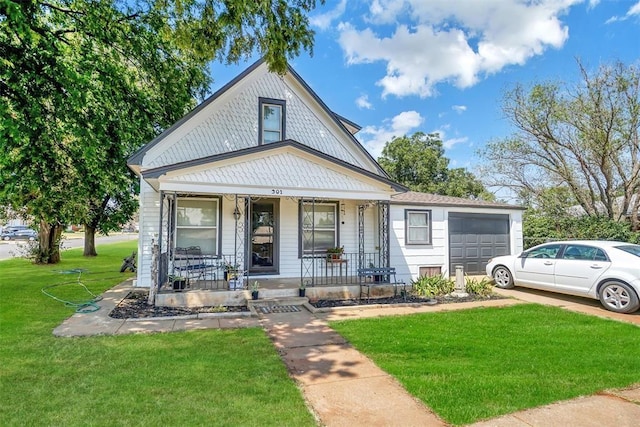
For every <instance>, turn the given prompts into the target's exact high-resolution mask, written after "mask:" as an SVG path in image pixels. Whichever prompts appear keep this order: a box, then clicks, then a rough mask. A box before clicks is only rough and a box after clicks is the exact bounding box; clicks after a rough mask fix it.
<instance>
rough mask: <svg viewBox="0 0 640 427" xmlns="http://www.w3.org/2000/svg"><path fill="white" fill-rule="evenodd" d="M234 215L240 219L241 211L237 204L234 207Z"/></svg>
mask: <svg viewBox="0 0 640 427" xmlns="http://www.w3.org/2000/svg"><path fill="white" fill-rule="evenodd" d="M233 217H234V218H235V219H236V221H237V220H239V219H240V211H239V210H238V207H237V206H236V207H235V208H233Z"/></svg>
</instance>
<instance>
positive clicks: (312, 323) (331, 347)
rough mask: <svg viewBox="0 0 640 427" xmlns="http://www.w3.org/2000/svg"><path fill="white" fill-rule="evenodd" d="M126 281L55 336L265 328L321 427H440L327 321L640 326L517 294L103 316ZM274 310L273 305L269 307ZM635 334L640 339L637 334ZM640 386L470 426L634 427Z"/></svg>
mask: <svg viewBox="0 0 640 427" xmlns="http://www.w3.org/2000/svg"><path fill="white" fill-rule="evenodd" d="M130 289H131V288H130V283H128V282H125V283H123V284H120V285H118V286H116V287H115V288H113V289H111V290H109V291H107V292H106V293H105V294H104V297H103V300H102V301H101V302H100V306H101V308H100V310H98V311H97V312H95V313H86V314H74V315H73V316H71V317H70V318H69V319H67V320H65V321H64V322H63V323H62V324H61V325H60V326H58V327H57V328H56V329H55V330H54V332H53V333H54V335H56V336H89V335H98V334H129V333H141V332H171V331H181V330H186V329H208V328H241V327H263V328H264V329H265V330H266V332H267V333H268V335H269V336H270V338H271V340H272V341H273V343H274V346H275V347H276V349H277V350H278V352H279V354H280V355H281V357H282V360H283V361H284V363H285V364H286V366H287V368H288V370H289V372H290V374H291V376H292V377H293V378H294V379H295V380H296V381H297V383H298V384H299V385H300V388H301V390H302V393H303V395H304V397H305V400H306V401H307V404H308V406H309V408H310V410H311V411H312V412H313V413H314V414H315V416H316V417H317V419H318V421H319V423H320V424H321V425H324V426H350V427H352V426H427V427H428V426H445V425H447V424H446V423H445V422H443V421H442V420H440V419H439V418H438V417H437V416H436V415H435V414H434V413H433V412H432V411H431V410H430V409H429V408H427V407H426V406H425V405H424V404H423V403H422V402H420V401H418V400H417V399H415V398H414V397H413V396H411V395H409V394H408V393H407V392H406V391H405V390H404V389H403V388H402V387H401V386H400V385H399V384H398V383H397V382H396V381H395V379H394V378H392V377H391V376H390V375H388V374H386V373H385V372H384V371H382V370H381V369H380V368H378V367H377V366H376V365H375V364H374V363H373V362H372V361H371V360H369V359H368V358H367V357H365V356H364V355H362V354H361V353H359V352H357V351H356V350H355V349H354V348H353V347H352V346H351V345H350V344H349V343H347V342H346V341H345V340H344V338H342V336H340V335H339V334H338V333H337V332H335V331H334V330H332V329H331V328H329V326H328V324H327V321H329V320H337V319H350V318H360V317H375V316H386V315H402V314H414V313H421V312H436V311H448V310H461V309H467V308H472V307H478V306H506V305H513V304H518V303H521V302H523V301H526V302H535V303H541V304H549V305H555V306H559V307H562V308H565V309H568V310H575V311H579V312H583V313H586V314H591V315H597V316H601V317H607V318H613V319H616V320H622V321H626V322H631V323H635V324H640V313H636V314H633V315H618V314H616V313H611V312H608V311H606V310H604V309H602V310H600V309H599V307H598V303H597V301H596V302H595V304H592V303H591V301H589V300H584V299H580V298H578V299H577V300H576V299H575V298H573V297H563V296H557V295H556V294H550V293H544V292H536V291H529V290H522V289H519V288H518V289H515V290H507V291H503V290H498V291H499V292H500V293H502V294H504V295H506V296H509V297H511V298H510V299H503V300H494V301H484V302H479V303H476V302H474V303H458V304H443V305H435V306H415V305H406V306H394V307H388V306H382V305H381V306H377V307H357V308H349V309H339V310H332V311H329V312H323V311H318V310H315V309H314V308H313V307H311V306H309V305H308V304H306V305H302V306H296V307H297V308H296V309H295V310H291V311H289V312H285V313H274V312H269V310H266V313H263V312H262V311H260V310H258V311H255V310H254V312H253V313H252V314H253V316H239V315H238V314H237V313H228V314H221V313H216V314H200V315H197V316H196V315H194V316H181V317H176V318H162V317H160V318H153V319H126V320H125V319H112V318H110V317H108V314H109V312H110V311H111V310H112V309H113V308H114V307H115V306H116V305H117V304H118V303H119V302H120V301H121V300H122V299H123V298H124V297H125V296H126V295H127V293H128V292H129V291H130ZM273 304H276V302H273ZM639 333H640V332H639ZM639 420H640V387H639V388H633V389H629V390H616V391H607V392H602V393H599V394H597V395H595V396H588V397H581V398H577V399H573V400H570V401H566V402H558V403H554V404H552V405H548V406H544V407H540V408H534V409H529V410H526V411H521V412H517V413H514V414H509V415H506V416H503V417H499V418H496V419H492V420H489V421H484V422H479V423H476V424H473V426H476V427H480V426H482V427H489V426H496V427H503V426H504V427H507V426H515V427H520V426H522V427H524V426H562V427H572V426H580V427H583V426H584V427H589V426H594V427H596V426H598V427H606V426H612V427H613V426H616V427H627V426H629V427H631V426H634V427H635V426H638V425H639V423H640V421H639Z"/></svg>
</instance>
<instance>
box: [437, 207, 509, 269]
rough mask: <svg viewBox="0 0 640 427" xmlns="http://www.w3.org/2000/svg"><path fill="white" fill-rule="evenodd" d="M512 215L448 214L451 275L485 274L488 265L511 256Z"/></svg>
mask: <svg viewBox="0 0 640 427" xmlns="http://www.w3.org/2000/svg"><path fill="white" fill-rule="evenodd" d="M509 242H510V236H509V215H506V214H483V213H461V212H449V271H450V272H452V273H453V272H455V269H456V266H458V265H461V266H463V267H464V272H465V273H467V274H484V273H485V271H484V269H485V266H486V265H487V261H488V260H489V259H490V258H492V257H494V256H499V255H508V254H509V253H510V247H509Z"/></svg>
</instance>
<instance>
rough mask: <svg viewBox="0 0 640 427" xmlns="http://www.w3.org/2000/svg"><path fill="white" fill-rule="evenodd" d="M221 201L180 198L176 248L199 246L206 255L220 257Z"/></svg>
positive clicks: (177, 213) (177, 215) (177, 210)
mask: <svg viewBox="0 0 640 427" xmlns="http://www.w3.org/2000/svg"><path fill="white" fill-rule="evenodd" d="M219 205H220V201H219V199H204V198H179V199H178V205H177V209H176V247H179V248H186V247H190V246H199V247H200V249H201V251H202V254H204V255H218V239H219V236H218V235H219V229H220V226H219V222H220V220H219V218H220V213H219Z"/></svg>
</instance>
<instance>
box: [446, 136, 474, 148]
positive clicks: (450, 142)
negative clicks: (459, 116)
mask: <svg viewBox="0 0 640 427" xmlns="http://www.w3.org/2000/svg"><path fill="white" fill-rule="evenodd" d="M467 141H469V138H468V137H466V136H464V137H462V138H449V139H443V140H442V146H443V147H444V149H445V150H450V149H452V148H453V146H454V145H456V144H460V143H463V142H467Z"/></svg>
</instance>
